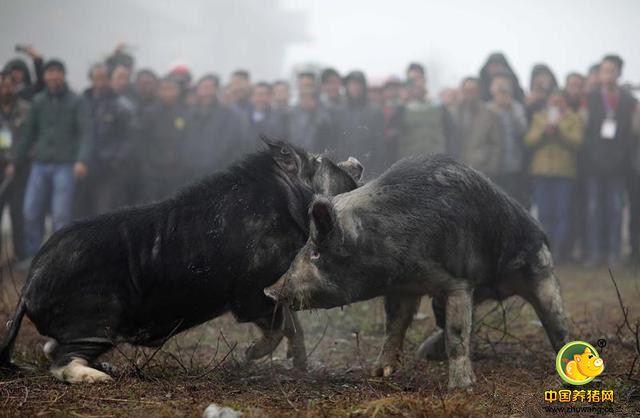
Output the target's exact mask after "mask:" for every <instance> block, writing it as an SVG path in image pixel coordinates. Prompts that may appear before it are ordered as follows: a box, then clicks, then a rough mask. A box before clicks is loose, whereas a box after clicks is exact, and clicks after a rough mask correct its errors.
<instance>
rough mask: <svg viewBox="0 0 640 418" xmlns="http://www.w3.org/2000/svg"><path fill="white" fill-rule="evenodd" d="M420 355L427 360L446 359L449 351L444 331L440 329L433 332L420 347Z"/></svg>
mask: <svg viewBox="0 0 640 418" xmlns="http://www.w3.org/2000/svg"><path fill="white" fill-rule="evenodd" d="M417 354H418V357H420V358H425V359H427V360H437V361H442V360H446V358H447V353H446V350H445V347H444V332H443V331H442V330H441V329H439V330H437V331H436V332H434V333H433V334H431V335H430V336H429V337H428V338H427V339H426V340H424V342H423V343H422V344H420V348H418V352H417Z"/></svg>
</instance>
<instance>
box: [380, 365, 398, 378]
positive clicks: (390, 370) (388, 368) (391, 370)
mask: <svg viewBox="0 0 640 418" xmlns="http://www.w3.org/2000/svg"><path fill="white" fill-rule="evenodd" d="M395 371H396V368H395V367H393V366H384V368H383V369H382V376H383V377H389V376H391V375H392V374H393V373H395Z"/></svg>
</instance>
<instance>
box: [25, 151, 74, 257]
mask: <svg viewBox="0 0 640 418" xmlns="http://www.w3.org/2000/svg"><path fill="white" fill-rule="evenodd" d="M75 186H76V181H75V176H74V173H73V164H72V163H69V164H54V163H40V162H34V163H33V165H32V166H31V173H30V174H29V180H28V182H27V190H26V193H25V197H24V225H25V250H26V255H27V257H33V256H34V255H35V254H36V253H37V252H38V250H39V249H40V245H42V239H43V237H44V221H45V217H46V215H47V212H48V211H49V210H51V218H52V224H53V231H54V232H55V231H57V230H58V229H60V228H62V227H63V226H65V225H67V224H69V223H70V222H71V220H72V216H73V215H72V214H73V194H74V192H75Z"/></svg>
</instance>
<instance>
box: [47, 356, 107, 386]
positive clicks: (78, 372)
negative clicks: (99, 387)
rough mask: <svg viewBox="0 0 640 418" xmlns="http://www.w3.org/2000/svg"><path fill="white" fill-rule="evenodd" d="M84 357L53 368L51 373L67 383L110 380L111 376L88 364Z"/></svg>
mask: <svg viewBox="0 0 640 418" xmlns="http://www.w3.org/2000/svg"><path fill="white" fill-rule="evenodd" d="M87 364H88V363H87V361H86V360H84V359H79V358H74V359H73V360H71V362H69V364H67V365H65V366H62V367H57V368H55V369H51V373H52V374H53V375H54V376H55V377H56V378H58V380H61V381H63V382H67V383H104V382H110V381H111V380H112V379H111V376H109V375H108V374H106V373H104V372H101V371H99V370H96V369H93V368H91V367H89V366H87Z"/></svg>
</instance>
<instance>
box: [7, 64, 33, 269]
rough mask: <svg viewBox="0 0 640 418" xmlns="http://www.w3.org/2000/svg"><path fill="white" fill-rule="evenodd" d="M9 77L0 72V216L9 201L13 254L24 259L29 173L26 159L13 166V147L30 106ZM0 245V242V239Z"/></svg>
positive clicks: (23, 126) (22, 127)
mask: <svg viewBox="0 0 640 418" xmlns="http://www.w3.org/2000/svg"><path fill="white" fill-rule="evenodd" d="M13 87H14V85H13V80H12V79H11V75H10V74H9V73H8V72H5V73H2V75H0V185H1V186H0V189H2V191H0V219H2V212H3V209H4V206H5V205H6V204H9V215H10V217H11V235H12V240H13V255H14V257H15V259H16V260H18V261H21V260H23V259H24V258H25V250H24V221H23V220H24V217H23V215H22V209H23V202H24V190H25V187H26V185H27V178H28V175H29V165H28V162H24V163H23V164H19V165H16V164H14V163H13V161H14V159H15V147H16V144H17V143H18V142H19V141H20V139H21V137H22V136H23V135H24V128H25V122H26V121H27V117H28V115H29V109H30V105H29V102H27V101H26V100H22V99H20V98H19V97H18V96H16V94H15V93H14V89H13ZM0 244H1V242H0Z"/></svg>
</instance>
